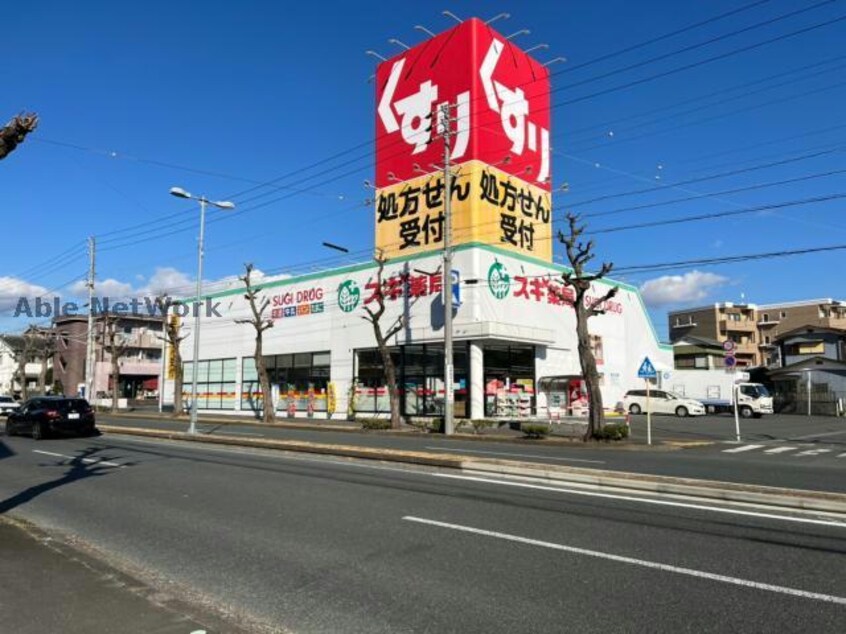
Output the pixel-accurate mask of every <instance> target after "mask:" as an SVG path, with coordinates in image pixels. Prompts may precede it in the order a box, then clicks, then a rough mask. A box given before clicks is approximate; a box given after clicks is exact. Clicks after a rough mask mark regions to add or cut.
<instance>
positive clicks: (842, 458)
mask: <svg viewBox="0 0 846 634" xmlns="http://www.w3.org/2000/svg"><path fill="white" fill-rule="evenodd" d="M709 418H712V417H709ZM713 418H715V419H717V421H716V424H713V423H712V421H709V420H699V419H677V418H676V417H661V418H659V417H656V420H655V425H656V427H657V428H659V429H667V430H669V432H676V433H677V432H678V429H679V428H680V427H681V426H688V427H689V428H690V429H692V430H693V431H695V432H696V433H707V431H708V428H709V425H712V427H717V428H718V429H719V427H718V426H719V425H723V426H725V425H726V424H727V423H726V420H729V419H730V417H729V419H726V420H723V419H722V417H713ZM800 418H801V417H800ZM98 421H99V422H101V423H107V424H109V425H115V426H121V425H122V426H129V427H146V428H151V429H162V430H168V431H173V430H185V429H186V428H187V422H186V421H184V420H180V421H174V420H171V419H162V418H159V417H155V416H151V417H145V418H139V417H122V416H111V415H106V414H101V415H99V417H98ZM730 422H731V426H732V428H733V425H734V422H733V420H730ZM753 422H754V423H760V424H761V425H769V426H770V427H769V429H770V430H771V431H773V430H776V431H778V433H777V434H771V436H772V438H778V437H779V436H783V437H785V438H795V437H797V436H801V437H804V439H803V440H800V441H790V442H791V443H792V444H790V445H789V446H793V447H796V448H797V449H800V448H801V451H796V452H795V455H794V454H790V453H787V452H785V453H780V452H779V453H765V452H764V451H750V452H745V451H744V452H739V453H727V452H726V451H725V450H726V449H733V448H734V447H735V444H734V442H733V441H732V440H726V439H724V438H726V437H725V436H724V434H723V433H722V430H720V431H719V433H718V434H715V435H713V436H712V437H710V438H703V437H686V438H684V439H683V440H671V439H670V438H669V432H667V434H666V437H665V438H664V440H662V441H659V440H658V438H656V439H655V443H656V444H655V445H654V446H653V447H648V446H646V445H645V442H643V441H641V440H639V433H640V428H641V427H642V426H643V425H645V420H643V421H641V420H637V419H636V420H634V421H633V422H632V425H633V429H634V434H635V438H634V440H633V441H632V442H631V443H622V444H620V443H609V444H604V443H590V444H588V445H585V444H584V443H581V442H550V441H537V440H526V439H521V438H519V436H518V437H511V438H505V439H494V438H490V437H486V436H482V437H480V438H469V439H468V438H466V437H465V438H464V439H458V438H445V437H444V436H443V435H441V434H420V433H415V432H410V433H402V434H397V433H373V432H371V433H361V432H354V431H316V430H306V429H291V428H284V427H270V426H267V425H261V424H260V423H256V424H251V425H243V424H237V425H232V424H229V425H227V424H223V423H219V422H208V421H206V422H204V421H201V422H200V426H199V432H200V433H201V434H210V435H214V434H217V435H221V434H222V435H231V436H235V437H239V436H240V437H243V438H271V439H288V440H301V441H308V442H317V443H329V444H332V443H334V444H347V445H359V446H367V447H382V448H387V449H407V450H423V451H435V452H447V453H454V454H462V455H467V456H468V457H470V456H475V457H484V458H514V459H519V460H524V461H530V462H539V463H549V464H559V465H569V466H574V467H585V468H597V469H610V470H615V471H627V472H633V473H647V474H654V475H668V476H677V477H687V478H701V479H707V480H720V481H726V482H740V483H748V484H761V485H767V486H778V487H788V488H797V489H811V490H819V491H837V492H846V419H830V418H819V419H812V420H811V421H810V422H807V421H805V420H798V421H783V422H779V421H778V419H776V418H773V419H772V420H770V419H760V420H754V421H753ZM750 433H751V432H750ZM816 434H819V435H820V437H818V438H815V437H811V436H813V435H816ZM749 437H750V438H752V437H755V438H757V437H758V436H749ZM729 438H733V436H731V437H729ZM782 442H786V441H781V440H777V439H771V438H767V440H764V441H756V442H755V443H754V444H756V445H760V446H761V447H764V446H767V447H769V448H773V447H770V445H773V446H775V445H778V444H779V443H782ZM744 444H747V443H744ZM809 449H825V450H826V451H824V452H822V453H818V454H814V455H808V454H804V455H800V454H802V451H807V450H809Z"/></svg>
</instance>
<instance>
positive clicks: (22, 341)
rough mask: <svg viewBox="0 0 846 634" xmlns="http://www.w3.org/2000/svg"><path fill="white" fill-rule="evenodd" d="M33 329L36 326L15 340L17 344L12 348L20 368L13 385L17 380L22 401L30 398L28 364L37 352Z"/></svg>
mask: <svg viewBox="0 0 846 634" xmlns="http://www.w3.org/2000/svg"><path fill="white" fill-rule="evenodd" d="M33 328H34V326H30V327H29V328H27V329H26V330H25V331H24V332H23V334H21V335H20V337H19V338H17V337H16V338H15V344H14V345H12V346H10V347H11V350H12V356H13V357H14V359H15V363H17V366H18V367H17V369H16V370H15V376H14V377H13V379H12V385H13V386H14V382H15V380H17V381H18V383H19V384H20V386H21V400H22V401H25V400H27V398H29V387H28V386H27V381H26V364H27V363H29V362H30V361H32V358H33V351H34V350H35V336H34V335H33Z"/></svg>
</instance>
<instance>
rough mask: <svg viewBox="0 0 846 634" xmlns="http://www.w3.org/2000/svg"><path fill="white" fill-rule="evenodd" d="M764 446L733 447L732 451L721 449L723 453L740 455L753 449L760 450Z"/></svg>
mask: <svg viewBox="0 0 846 634" xmlns="http://www.w3.org/2000/svg"><path fill="white" fill-rule="evenodd" d="M763 446H764V445H743V446H742V447H734V448H733V449H723V453H740V452H741V451H752V450H753V449H760V448H761V447H763Z"/></svg>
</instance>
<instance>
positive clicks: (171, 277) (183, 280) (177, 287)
mask: <svg viewBox="0 0 846 634" xmlns="http://www.w3.org/2000/svg"><path fill="white" fill-rule="evenodd" d="M194 283H195V282H194V280H193V279H192V278H191V276H189V275H188V274H187V273H183V272H182V271H180V270H178V269H175V268H173V267H172V266H160V267H156V271H155V272H154V273H153V274H152V275H151V276H150V279H149V280H148V281H147V285H146V286H145V287H144V288H140V289H138V292H139V294H147V295H161V294H163V293H170V294H174V295H179V294H184V293H188V292H190V289H191V287H192V286H193V285H194Z"/></svg>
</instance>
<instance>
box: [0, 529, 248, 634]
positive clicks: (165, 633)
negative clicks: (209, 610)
mask: <svg viewBox="0 0 846 634" xmlns="http://www.w3.org/2000/svg"><path fill="white" fill-rule="evenodd" d="M0 561H2V562H3V563H2V565H0V590H2V591H0V615H2V616H0V631H3V632H10V633H11V632H14V633H15V634H45V633H47V632H61V633H62V634H96V633H98V632H122V633H125V634H150V633H151V632H156V633H158V634H201V633H202V634H206V633H208V634H212V632H224V631H227V632H231V631H232V629H231V624H228V623H220V619H217V618H215V617H212V618H211V619H209V620H211V621H213V622H214V623H215V624H214V625H211V626H210V625H209V624H208V623H205V624H204V623H203V622H201V620H199V619H198V618H197V617H196V616H192V614H193V613H194V612H196V610H195V609H194V608H193V606H187V605H184V604H181V603H179V602H178V601H175V600H174V599H173V598H171V597H166V596H165V595H164V594H162V593H161V592H158V591H156V590H154V589H151V588H149V587H147V586H145V585H144V584H142V583H139V582H138V580H136V579H134V578H132V577H128V576H127V575H125V574H122V573H121V572H120V571H118V570H115V569H114V568H111V567H110V566H108V565H106V564H105V563H104V562H103V561H101V560H99V559H96V558H93V557H91V556H88V555H87V554H85V553H83V552H80V551H79V550H78V549H75V548H73V547H72V546H71V545H69V544H65V543H62V542H61V541H60V540H58V539H55V538H54V537H52V536H50V535H47V534H45V533H43V532H42V531H39V530H38V529H37V528H34V527H32V526H29V525H26V524H22V523H19V522H14V523H12V522H8V521H4V520H3V517H2V516H0ZM218 626H219V627H220V629H218ZM224 627H225V628H226V629H223V628H224Z"/></svg>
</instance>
